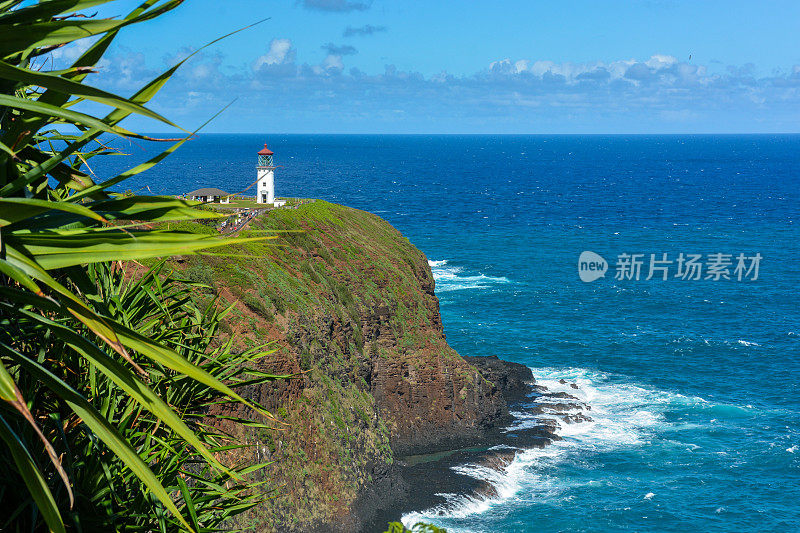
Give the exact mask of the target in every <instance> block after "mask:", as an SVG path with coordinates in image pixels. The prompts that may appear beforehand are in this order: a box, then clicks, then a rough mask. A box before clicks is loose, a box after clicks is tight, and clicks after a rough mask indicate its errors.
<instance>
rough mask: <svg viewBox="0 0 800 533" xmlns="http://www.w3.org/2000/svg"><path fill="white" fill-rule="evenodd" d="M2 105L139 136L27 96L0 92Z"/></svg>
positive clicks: (116, 133)
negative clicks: (22, 96) (29, 98)
mask: <svg viewBox="0 0 800 533" xmlns="http://www.w3.org/2000/svg"><path fill="white" fill-rule="evenodd" d="M0 106H7V107H11V108H14V109H24V110H26V111H32V112H34V113H38V114H40V115H44V116H49V117H53V118H58V119H63V120H66V121H68V122H74V123H76V124H83V125H85V126H90V127H92V128H97V129H98V130H100V131H103V132H106V133H113V134H114V135H122V136H128V137H136V136H137V135H136V134H134V133H133V132H131V131H128V130H126V129H123V128H119V127H116V126H109V125H107V124H105V123H104V122H103V121H101V120H100V119H97V118H95V117H93V116H91V115H87V114H85V113H79V112H77V111H71V110H69V109H64V108H63V107H58V106H54V105H50V104H45V103H42V102H38V101H36V100H28V99H26V98H19V97H17V96H9V95H6V94H0Z"/></svg>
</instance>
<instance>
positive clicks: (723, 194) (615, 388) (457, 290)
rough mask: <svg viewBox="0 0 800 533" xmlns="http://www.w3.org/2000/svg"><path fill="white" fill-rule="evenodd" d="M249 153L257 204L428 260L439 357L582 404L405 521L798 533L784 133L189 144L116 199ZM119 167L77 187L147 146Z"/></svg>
mask: <svg viewBox="0 0 800 533" xmlns="http://www.w3.org/2000/svg"><path fill="white" fill-rule="evenodd" d="M264 142H267V143H268V146H269V147H270V148H271V149H272V150H273V151H274V152H275V162H276V164H277V165H279V168H278V169H276V172H275V183H276V193H277V195H278V196H289V197H307V198H322V199H325V200H329V201H332V202H337V203H342V204H345V205H348V206H351V207H355V208H359V209H364V210H368V211H371V212H373V213H376V214H378V215H379V216H381V217H383V218H385V219H386V220H388V221H389V222H390V223H392V224H393V225H394V226H395V227H396V228H397V229H398V230H400V231H401V232H402V233H403V234H404V235H405V236H406V237H408V238H409V239H410V240H411V242H412V243H414V244H415V245H416V246H417V247H418V248H420V249H421V250H422V251H423V252H424V253H425V254H426V255H427V257H428V258H429V260H430V264H431V268H432V270H433V273H434V277H435V278H436V292H437V295H438V297H439V299H440V303H441V312H442V317H443V321H444V327H445V333H446V335H447V339H448V342H449V343H450V345H451V346H452V347H453V348H455V349H456V350H457V351H458V352H459V353H461V354H462V355H497V356H499V357H500V358H503V359H507V360H510V361H515V362H519V363H523V364H525V365H527V366H529V367H531V368H532V369H533V372H534V376H535V377H536V379H537V380H538V381H539V383H541V384H543V385H547V386H548V387H551V388H553V389H555V390H564V391H566V392H569V393H571V394H574V395H575V396H578V397H579V398H581V399H582V400H584V401H586V402H587V403H589V404H590V405H591V406H592V411H591V417H592V420H591V421H585V422H579V423H574V424H562V427H561V429H560V430H559V434H560V435H561V436H562V437H563V440H562V441H558V442H556V443H555V444H553V445H551V446H548V447H546V448H544V449H541V450H531V451H528V452H524V453H522V454H520V455H518V456H517V458H516V459H515V460H514V461H513V462H512V463H511V464H510V465H508V466H507V467H506V468H505V469H504V470H502V471H493V470H488V469H485V468H482V467H479V466H477V465H469V464H467V465H462V466H461V467H459V468H460V469H461V471H462V472H464V473H466V474H468V475H471V476H474V477H478V478H480V479H485V480H487V481H488V482H490V483H491V484H493V485H494V486H495V489H496V491H495V494H492V495H491V496H484V497H478V496H474V495H472V496H469V495H467V496H465V495H451V496H449V504H448V505H447V506H444V507H440V508H434V509H419V510H417V511H416V512H414V513H410V514H407V515H406V516H404V522H405V523H407V524H412V523H414V522H415V521H416V520H419V519H422V520H426V521H429V522H432V523H434V524H436V525H440V526H443V527H446V528H448V530H449V531H453V532H455V531H464V532H526V531H530V532H539V531H598V532H599V531H623V530H624V531H675V532H683V531H687V530H697V531H725V532H727V531H732V532H733V531H736V532H739V531H800V503H798V502H800V448H799V445H800V399H798V394H799V393H800V391H798V384H800V305H799V304H798V289H797V288H798V286H800V257H798V256H799V255H800V246H798V242H800V231H799V229H798V223H799V222H800V135H668V136H667V135H664V136H662V135H642V136H625V135H616V136H602V135H596V136H493V135H479V136H476V135H470V136H458V135H449V136H426V135H415V136H391V135H381V136H371V135H363V136H349V135H271V134H265V135H201V136H199V137H198V138H197V139H195V140H192V141H190V142H189V143H187V144H186V145H185V146H184V147H183V148H181V149H180V150H179V151H178V152H177V153H176V154H174V155H173V156H171V157H170V158H168V159H167V160H165V161H164V163H162V164H161V165H159V166H158V167H156V168H155V169H153V170H152V171H149V172H147V173H144V174H142V175H140V176H137V177H136V178H134V179H131V180H129V181H128V182H126V185H125V188H128V189H132V190H140V191H145V192H146V191H147V190H148V189H149V190H150V191H152V192H153V193H157V194H159V193H170V194H176V193H183V192H187V191H190V190H192V189H195V188H199V187H207V186H210V187H218V188H221V189H224V190H226V191H229V192H239V191H241V190H244V189H246V188H247V187H248V186H249V185H251V184H253V182H254V181H255V168H254V167H255V159H256V156H255V153H256V152H257V151H258V150H259V149H260V148H261V147H262V146H263V143H264ZM118 146H120V147H122V148H123V149H124V150H125V151H126V152H128V153H130V154H131V157H127V158H123V157H114V158H107V159H106V160H105V161H97V159H99V158H96V159H93V160H91V161H90V164H91V165H92V168H93V170H94V171H95V172H97V173H98V174H102V175H109V173H111V172H115V171H121V170H124V169H125V168H127V167H128V166H132V165H133V164H134V163H135V162H138V161H141V160H144V159H146V158H147V157H149V156H151V155H152V154H153V153H155V152H154V150H155V148H156V147H153V146H152V145H149V144H145V145H142V144H141V143H137V144H128V143H125V144H119V143H118ZM251 194H252V193H251ZM584 251H591V252H594V253H595V254H597V255H598V256H600V257H601V258H602V259H603V260H604V261H605V265H606V268H607V271H605V273H604V275H603V276H601V277H599V278H598V279H596V280H594V281H591V282H584V281H582V280H581V277H580V276H579V271H578V267H579V264H578V263H579V262H578V259H579V257H580V255H581V253H582V252H584ZM664 254H666V255H664ZM681 254H683V256H681ZM697 256H699V257H697ZM740 256H741V260H740V259H739V257H740ZM691 257H695V260H694V264H695V265H696V266H699V268H700V269H701V270H700V276H699V278H700V279H694V278H695V277H696V276H695V274H696V272H697V271H689V270H688V269H687V268H686V267H687V263H686V261H689V259H690V258H691ZM756 257H758V258H759V259H758V260H756V259H754V258H756ZM679 258H682V259H683V260H684V261H679ZM740 263H741V264H740ZM754 263H755V264H754ZM756 264H757V265H756ZM637 265H638V268H639V269H640V271H639V272H638V276H637V275H636V274H637V272H636V270H637V268H629V267H636V266H637ZM651 266H655V267H657V268H655V270H654V271H653V275H652V276H651V277H650V279H646V278H648V277H649V275H650V267H651ZM756 266H757V267H758V274H757V275H756V271H755V267H756ZM679 267H680V268H681V270H682V271H683V272H682V273H683V274H684V275H683V276H681V275H678V274H679V272H678V269H679ZM742 267H744V268H742ZM665 274H666V276H667V279H666V280H664V279H663V276H664V275H665ZM686 274H689V275H686ZM726 276H727V277H728V279H726ZM618 278H619V279H618ZM637 278H638V279H637ZM707 278H708V279H707ZM560 380H565V381H566V382H567V383H576V384H577V385H578V387H579V388H578V389H573V388H567V385H566V384H564V383H561V382H560ZM520 423H524V420H521V421H520Z"/></svg>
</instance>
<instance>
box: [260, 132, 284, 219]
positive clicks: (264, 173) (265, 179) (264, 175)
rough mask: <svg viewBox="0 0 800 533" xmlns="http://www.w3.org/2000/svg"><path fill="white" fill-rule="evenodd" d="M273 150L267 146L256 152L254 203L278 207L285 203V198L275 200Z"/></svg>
mask: <svg viewBox="0 0 800 533" xmlns="http://www.w3.org/2000/svg"><path fill="white" fill-rule="evenodd" d="M273 155H274V152H273V151H272V150H270V149H269V148H267V144H266V143H264V149H263V150H260V151H259V152H258V163H257V164H256V174H257V175H258V183H257V184H256V203H259V204H273V205H274V206H275V207H280V206H282V205H285V204H286V200H275V172H274V171H275V165H274V164H273V161H272V156H273Z"/></svg>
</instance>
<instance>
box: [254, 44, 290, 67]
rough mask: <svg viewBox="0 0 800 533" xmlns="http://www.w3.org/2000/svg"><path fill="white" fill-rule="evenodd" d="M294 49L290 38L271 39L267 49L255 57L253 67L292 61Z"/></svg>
mask: <svg viewBox="0 0 800 533" xmlns="http://www.w3.org/2000/svg"><path fill="white" fill-rule="evenodd" d="M294 55H295V54H294V50H293V49H292V41H291V40H290V39H272V41H271V42H270V43H269V51H267V53H266V54H264V55H263V56H260V57H258V58H257V59H256V61H255V64H254V66H253V68H254V69H255V70H258V69H260V68H261V67H262V66H264V65H283V64H286V63H291V62H293V61H294Z"/></svg>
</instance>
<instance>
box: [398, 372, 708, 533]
mask: <svg viewBox="0 0 800 533" xmlns="http://www.w3.org/2000/svg"><path fill="white" fill-rule="evenodd" d="M532 370H533V374H534V377H535V378H536V382H537V383H538V384H540V385H544V386H545V387H547V388H548V389H549V390H550V391H551V392H566V393H567V394H570V395H571V396H575V397H577V398H578V402H580V403H585V404H588V405H590V406H591V410H587V411H584V414H586V415H588V416H589V417H591V421H581V422H576V423H572V424H567V423H563V422H561V423H559V425H558V428H557V429H556V433H558V435H559V436H561V437H562V438H563V440H561V441H556V442H554V443H553V444H551V445H549V446H547V447H545V448H542V449H531V450H525V451H522V452H520V453H518V454H517V455H516V457H515V458H514V460H513V461H512V462H511V463H510V464H509V465H507V466H505V467H504V468H502V469H500V470H495V469H491V468H487V467H485V466H482V465H473V464H466V465H461V466H458V467H455V468H454V469H455V470H456V471H457V472H459V473H462V474H464V475H468V476H470V477H474V478H477V479H481V480H484V481H486V482H487V483H489V484H491V485H492V487H493V488H494V494H493V495H491V496H481V495H453V494H447V495H442V496H444V497H445V498H446V499H447V503H446V504H445V505H443V506H439V507H435V508H432V509H428V510H426V511H423V512H414V513H409V514H406V515H404V516H403V518H402V522H403V523H404V524H405V525H406V526H407V527H410V526H412V525H413V524H415V523H416V522H418V521H421V520H423V521H425V520H427V521H430V522H432V523H438V522H440V521H441V520H446V519H448V518H464V517H468V516H470V515H475V514H480V513H483V512H485V511H487V510H488V509H490V508H492V507H493V506H495V505H497V504H501V503H505V502H508V501H510V500H513V499H516V498H520V497H522V496H523V495H524V498H525V499H526V500H531V501H547V500H551V501H552V500H553V499H557V498H564V497H565V496H564V493H565V491H567V490H568V489H569V486H568V482H565V480H563V479H557V478H555V477H553V476H551V475H549V472H553V470H554V469H555V468H556V467H557V466H558V465H559V464H562V463H563V462H565V461H570V460H577V459H579V458H580V456H581V455H582V454H583V453H585V452H586V451H587V450H588V451H594V452H603V451H611V450H616V449H620V448H625V447H637V446H644V445H646V444H647V443H648V442H649V441H650V438H651V437H652V436H653V435H654V434H655V433H657V432H659V431H660V430H662V429H666V428H667V426H669V425H670V424H669V423H668V422H667V421H666V420H665V417H664V413H665V412H666V411H667V410H668V409H670V408H674V407H676V406H679V405H680V406H690V405H698V406H705V405H706V404H707V402H705V400H703V399H701V398H696V397H688V396H683V395H681V394H676V393H670V392H666V391H660V390H656V389H650V388H646V387H641V386H639V385H636V384H633V383H629V382H620V381H619V380H616V379H613V378H612V377H611V376H609V375H607V374H604V373H602V372H596V371H592V370H587V369H582V368H567V369H563V368H532ZM561 380H564V381H565V383H561ZM573 383H574V384H576V385H577V386H578V388H577V389H575V388H573V387H572V386H571V384H573ZM541 401H544V402H547V403H553V402H557V401H563V402H575V400H569V399H563V400H559V399H557V398H552V397H542V399H541ZM512 414H513V415H514V416H515V417H516V421H515V423H514V424H513V426H512V427H513V428H514V429H519V428H524V427H531V426H533V425H538V424H537V422H536V418H537V416H538V418H539V419H541V418H548V417H552V418H555V419H556V420H559V418H558V417H557V416H555V415H537V416H534V415H531V414H529V413H523V412H513V413H512ZM650 497H651V498H652V496H650ZM441 525H443V526H446V527H448V530H451V529H452V524H444V523H443V524H441ZM454 531H455V530H454Z"/></svg>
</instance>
